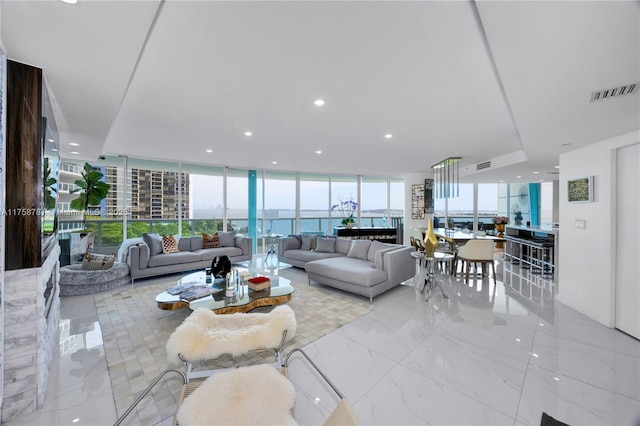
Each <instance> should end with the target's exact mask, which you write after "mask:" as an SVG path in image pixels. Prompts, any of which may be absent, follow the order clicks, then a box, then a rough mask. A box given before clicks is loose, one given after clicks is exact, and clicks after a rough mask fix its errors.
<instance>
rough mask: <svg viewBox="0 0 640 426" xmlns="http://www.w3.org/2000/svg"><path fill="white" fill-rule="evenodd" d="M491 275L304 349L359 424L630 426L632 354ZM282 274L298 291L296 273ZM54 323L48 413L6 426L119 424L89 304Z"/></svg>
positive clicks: (401, 297)
mask: <svg viewBox="0 0 640 426" xmlns="http://www.w3.org/2000/svg"><path fill="white" fill-rule="evenodd" d="M498 271H499V272H498V283H497V285H494V284H493V280H489V279H487V278H485V279H475V280H474V279H472V280H471V281H470V283H469V284H465V283H464V282H463V281H462V280H461V279H460V278H452V277H449V276H439V279H440V280H441V281H442V286H443V289H444V291H445V292H446V294H447V295H448V296H449V298H448V299H444V298H443V297H442V295H441V294H440V292H439V291H436V292H434V294H433V296H432V297H431V299H430V300H429V301H428V302H425V301H424V300H423V296H422V294H420V293H418V292H416V290H415V289H414V288H413V287H411V286H408V285H407V286H400V287H398V288H395V289H393V290H391V291H389V292H387V293H385V294H383V295H381V296H378V297H376V298H375V299H374V308H375V309H374V311H373V312H371V313H370V314H367V315H365V316H363V317H361V318H359V319H358V320H356V321H354V322H352V323H350V324H348V325H347V326H345V327H343V328H341V329H339V330H337V331H335V332H333V333H331V334H328V335H326V336H324V337H322V338H320V339H319V340H317V341H315V342H313V343H312V344H310V345H308V346H307V347H306V348H305V350H306V351H307V352H308V353H309V355H310V356H311V357H312V358H313V359H314V360H316V361H317V363H318V364H319V365H320V366H321V367H322V368H323V369H324V370H325V371H326V373H327V374H328V375H329V377H331V378H332V379H333V380H334V382H335V383H336V385H337V386H338V388H340V389H341V390H342V392H343V393H344V394H345V395H346V396H347V398H348V399H349V400H350V402H351V403H352V405H353V407H354V410H355V412H356V414H357V415H358V417H359V419H360V421H361V423H362V424H372V425H373V424H378V425H424V424H434V425H439V424H443V425H444V424H451V425H476V424H489V425H529V424H540V417H541V414H542V412H543V411H545V412H547V413H548V414H549V415H551V416H553V417H555V418H557V419H558V420H561V421H563V422H565V423H569V424H572V425H606V424H610V425H631V424H634V423H635V424H638V423H637V422H638V421H639V420H640V342H639V341H638V340H636V339H633V338H631V337H629V336H627V335H626V334H624V333H621V332H619V331H616V330H613V329H608V328H606V327H604V326H602V325H600V324H598V323H596V322H594V321H592V320H590V319H588V318H586V317H585V316H583V315H581V314H579V313H578V312H576V311H574V310H572V309H570V308H568V307H566V306H564V305H562V304H560V303H558V302H555V301H554V298H553V293H554V290H553V285H554V284H553V283H551V282H549V281H547V280H544V279H541V278H540V277H537V276H530V275H527V273H526V272H525V273H524V274H520V273H519V271H517V270H515V271H513V270H512V269H511V267H510V266H509V265H508V264H507V265H506V268H505V269H504V270H503V268H502V260H499V268H498ZM281 273H282V275H285V274H291V275H292V276H291V278H294V279H297V280H298V281H299V282H300V281H302V282H305V281H303V279H304V272H303V271H301V270H299V269H296V268H293V269H291V270H290V271H282V272H281ZM505 281H506V282H505ZM137 285H138V284H137ZM556 285H558V284H556ZM560 285H561V284H560ZM328 291H331V290H328ZM62 318H63V320H62V324H61V343H60V356H59V357H57V358H56V362H55V364H54V368H53V370H52V376H51V377H52V378H51V382H50V385H49V389H48V396H47V401H46V406H45V408H44V409H42V410H40V411H38V412H37V413H33V414H29V415H26V416H24V417H22V418H19V419H15V420H13V421H11V422H8V423H6V424H7V425H26V424H29V425H31V424H33V425H107V424H113V422H114V421H115V420H116V414H115V408H114V402H113V398H112V395H111V385H110V382H109V378H108V373H107V369H106V363H105V361H104V352H103V349H102V345H101V334H100V326H99V324H98V322H97V316H96V314H95V308H94V304H93V299H92V298H91V296H83V297H74V298H63V300H62ZM290 372H291V378H292V381H293V382H294V384H295V385H296V388H297V391H298V396H297V400H296V408H295V411H296V419H297V421H298V422H299V423H300V424H303V425H312V424H321V423H322V422H323V420H324V418H325V417H326V416H327V415H328V413H329V411H330V410H332V409H333V407H334V405H335V404H336V402H337V399H336V397H335V396H334V395H332V394H331V391H330V389H329V388H328V387H327V386H325V385H323V384H322V382H321V381H319V380H318V379H317V377H315V376H314V373H312V372H311V370H309V368H308V367H307V366H306V365H305V364H304V362H302V360H301V359H299V358H296V359H294V360H293V361H292V363H291V366H290ZM164 423H166V422H163V424H164Z"/></svg>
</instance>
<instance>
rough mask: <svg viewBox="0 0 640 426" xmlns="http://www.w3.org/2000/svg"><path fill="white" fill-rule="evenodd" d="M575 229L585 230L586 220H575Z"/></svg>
mask: <svg viewBox="0 0 640 426" xmlns="http://www.w3.org/2000/svg"><path fill="white" fill-rule="evenodd" d="M575 227H576V229H587V220H586V219H576V220H575Z"/></svg>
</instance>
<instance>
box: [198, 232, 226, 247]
mask: <svg viewBox="0 0 640 426" xmlns="http://www.w3.org/2000/svg"><path fill="white" fill-rule="evenodd" d="M220 247H222V246H221V245H220V237H219V236H218V233H217V232H216V233H215V234H213V235H209V234H205V233H202V248H203V249H207V248H220Z"/></svg>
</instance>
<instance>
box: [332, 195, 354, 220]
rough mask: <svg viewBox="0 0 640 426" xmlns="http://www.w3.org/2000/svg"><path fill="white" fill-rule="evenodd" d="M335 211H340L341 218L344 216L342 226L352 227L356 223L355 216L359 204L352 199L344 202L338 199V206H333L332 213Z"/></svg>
mask: <svg viewBox="0 0 640 426" xmlns="http://www.w3.org/2000/svg"><path fill="white" fill-rule="evenodd" d="M335 210H337V211H339V212H340V216H342V221H341V222H340V223H342V225H344V226H350V225H353V224H354V223H356V220H355V218H354V216H353V214H354V213H355V212H356V211H357V210H358V203H356V202H355V201H353V199H352V198H349V199H348V200H343V199H342V198H340V197H338V204H334V205H333V206H331V211H335Z"/></svg>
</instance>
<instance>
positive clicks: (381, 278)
mask: <svg viewBox="0 0 640 426" xmlns="http://www.w3.org/2000/svg"><path fill="white" fill-rule="evenodd" d="M414 250H415V248H413V247H410V246H403V245H399V244H388V243H381V242H379V241H375V240H374V241H370V240H351V239H346V238H335V237H316V236H311V235H291V236H288V237H285V238H281V239H280V241H279V244H278V260H279V261H281V262H285V263H289V264H291V265H294V266H297V267H299V268H304V269H305V270H306V271H307V275H308V277H309V282H311V281H316V282H318V283H320V284H324V285H327V286H330V287H335V288H338V289H341V290H345V291H348V292H351V293H355V294H358V295H360V296H365V297H369V301H370V302H373V298H374V297H375V296H377V295H379V294H381V293H383V292H385V291H387V290H389V289H391V288H393V287H396V286H397V285H400V283H402V282H403V281H406V280H408V279H410V278H411V277H413V276H414V275H415V259H414V258H413V257H411V252H412V251H414Z"/></svg>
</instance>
